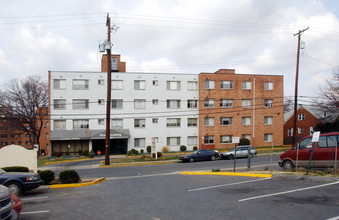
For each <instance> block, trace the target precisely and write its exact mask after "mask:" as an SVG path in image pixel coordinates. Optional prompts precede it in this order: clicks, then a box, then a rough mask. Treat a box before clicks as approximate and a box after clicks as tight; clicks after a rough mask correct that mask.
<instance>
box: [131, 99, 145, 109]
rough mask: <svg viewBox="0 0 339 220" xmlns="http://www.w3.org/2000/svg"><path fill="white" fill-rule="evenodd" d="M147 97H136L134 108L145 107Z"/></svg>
mask: <svg viewBox="0 0 339 220" xmlns="http://www.w3.org/2000/svg"><path fill="white" fill-rule="evenodd" d="M145 108H146V99H134V109H145Z"/></svg>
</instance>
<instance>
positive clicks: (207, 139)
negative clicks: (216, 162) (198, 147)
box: [204, 135, 214, 144]
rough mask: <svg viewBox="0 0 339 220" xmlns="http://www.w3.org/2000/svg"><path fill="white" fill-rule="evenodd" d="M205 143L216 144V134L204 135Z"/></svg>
mask: <svg viewBox="0 0 339 220" xmlns="http://www.w3.org/2000/svg"><path fill="white" fill-rule="evenodd" d="M204 144H214V136H212V135H209V136H205V137H204Z"/></svg>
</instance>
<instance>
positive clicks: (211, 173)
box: [180, 172, 272, 178]
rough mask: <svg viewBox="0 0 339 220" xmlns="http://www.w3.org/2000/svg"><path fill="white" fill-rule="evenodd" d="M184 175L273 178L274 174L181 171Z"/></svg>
mask: <svg viewBox="0 0 339 220" xmlns="http://www.w3.org/2000/svg"><path fill="white" fill-rule="evenodd" d="M180 174H182V175H215V176H247V177H261V178H271V177H272V174H259V173H235V172H180Z"/></svg>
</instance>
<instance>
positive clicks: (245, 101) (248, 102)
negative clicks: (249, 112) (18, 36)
mask: <svg viewBox="0 0 339 220" xmlns="http://www.w3.org/2000/svg"><path fill="white" fill-rule="evenodd" d="M241 107H243V108H250V107H251V99H243V100H241Z"/></svg>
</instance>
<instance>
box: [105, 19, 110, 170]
mask: <svg viewBox="0 0 339 220" xmlns="http://www.w3.org/2000/svg"><path fill="white" fill-rule="evenodd" d="M106 26H107V32H108V39H107V42H106V45H105V46H107V48H106V51H107V100H106V139H105V165H109V164H110V161H109V152H110V136H111V132H110V131H111V130H110V129H111V128H110V121H111V18H110V17H109V14H107V21H106Z"/></svg>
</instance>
